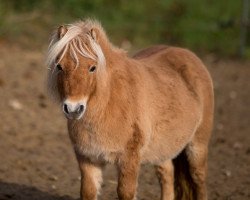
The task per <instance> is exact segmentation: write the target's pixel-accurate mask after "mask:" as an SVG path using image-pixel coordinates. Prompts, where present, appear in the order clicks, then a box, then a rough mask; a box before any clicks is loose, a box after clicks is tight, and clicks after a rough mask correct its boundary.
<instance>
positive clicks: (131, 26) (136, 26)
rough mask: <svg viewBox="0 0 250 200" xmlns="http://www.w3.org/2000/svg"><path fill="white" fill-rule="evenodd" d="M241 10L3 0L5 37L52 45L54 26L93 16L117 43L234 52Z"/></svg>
mask: <svg viewBox="0 0 250 200" xmlns="http://www.w3.org/2000/svg"><path fill="white" fill-rule="evenodd" d="M241 12H242V2H241V1H235V0H221V1H218V0H202V1H198V0H189V1H186V0H155V1H152V0H143V1H142V0H133V1H128V0H43V1H41V0H0V41H1V40H2V41H3V40H8V41H9V42H13V43H21V44H24V45H27V46H36V47H38V46H39V45H42V46H43V45H45V44H46V45H47V43H48V42H47V41H48V38H49V34H50V33H51V31H52V30H53V28H55V27H57V26H58V25H60V24H67V23H71V22H73V21H75V20H78V19H84V18H85V17H92V18H96V19H98V20H100V21H101V22H102V24H103V25H104V28H105V29H106V31H107V33H108V35H109V36H110V38H111V41H113V42H114V43H115V44H117V45H122V44H130V43H131V44H132V46H133V47H136V48H141V47H145V46H147V45H150V44H155V43H165V44H169V45H175V46H184V47H188V48H190V49H193V50H195V51H196V52H200V53H203V52H205V53H208V52H215V53H220V54H224V55H234V54H236V53H237V51H238V49H239V39H240V38H239V37H240V22H241ZM248 38H249V37H248ZM247 42H248V51H249V46H250V45H249V44H250V41H249V40H248V41H247Z"/></svg>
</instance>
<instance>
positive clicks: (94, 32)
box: [90, 28, 99, 42]
mask: <svg viewBox="0 0 250 200" xmlns="http://www.w3.org/2000/svg"><path fill="white" fill-rule="evenodd" d="M90 36H91V37H92V39H93V40H95V41H96V42H98V39H99V31H98V30H97V29H96V28H92V29H91V30H90Z"/></svg>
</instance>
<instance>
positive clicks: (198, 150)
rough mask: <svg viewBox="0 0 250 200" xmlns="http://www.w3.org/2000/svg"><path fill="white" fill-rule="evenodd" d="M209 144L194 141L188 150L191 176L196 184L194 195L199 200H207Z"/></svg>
mask: <svg viewBox="0 0 250 200" xmlns="http://www.w3.org/2000/svg"><path fill="white" fill-rule="evenodd" d="M207 152H208V150H207V144H201V143H199V141H192V142H191V143H190V144H188V146H187V148H186V155H187V158H188V162H189V170H190V175H191V178H192V180H193V183H194V195H195V199H197V200H207V189H206V176H207Z"/></svg>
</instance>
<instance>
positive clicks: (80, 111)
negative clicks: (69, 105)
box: [76, 105, 84, 114]
mask: <svg viewBox="0 0 250 200" xmlns="http://www.w3.org/2000/svg"><path fill="white" fill-rule="evenodd" d="M83 110H84V106H83V105H80V106H79V107H78V109H77V111H76V112H77V113H78V114H80V113H82V112H83Z"/></svg>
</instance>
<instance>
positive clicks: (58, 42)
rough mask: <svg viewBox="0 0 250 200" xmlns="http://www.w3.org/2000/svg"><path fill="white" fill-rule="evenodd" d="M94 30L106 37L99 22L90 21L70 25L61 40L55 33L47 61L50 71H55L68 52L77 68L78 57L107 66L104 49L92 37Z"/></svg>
mask: <svg viewBox="0 0 250 200" xmlns="http://www.w3.org/2000/svg"><path fill="white" fill-rule="evenodd" d="M93 28H95V29H97V30H98V31H100V33H102V34H103V35H105V33H104V30H103V28H102V27H101V25H100V24H99V22H97V21H93V20H89V19H87V20H85V21H80V22H76V23H74V24H70V25H68V26H67V32H66V34H65V35H64V36H63V37H62V38H61V39H59V38H58V33H57V32H55V34H54V35H53V36H52V39H51V42H50V45H49V50H48V55H47V61H46V64H47V66H48V67H49V69H50V70H52V71H54V68H55V65H56V64H57V63H59V62H60V61H61V60H62V58H63V57H64V56H65V53H66V52H67V51H69V53H70V56H71V57H72V59H73V60H74V62H75V63H76V67H77V66H79V57H78V55H80V56H83V57H85V58H90V59H92V60H95V61H97V63H98V64H99V65H102V66H105V62H106V61H105V57H104V54H103V51H102V48H101V46H100V44H98V42H97V41H95V39H94V38H92V37H91V35H90V31H91V30H92V29H93ZM86 42H88V44H89V46H88V44H87V43H86ZM77 54H78V55H77Z"/></svg>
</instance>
